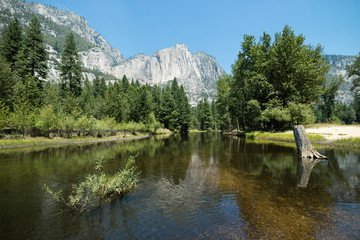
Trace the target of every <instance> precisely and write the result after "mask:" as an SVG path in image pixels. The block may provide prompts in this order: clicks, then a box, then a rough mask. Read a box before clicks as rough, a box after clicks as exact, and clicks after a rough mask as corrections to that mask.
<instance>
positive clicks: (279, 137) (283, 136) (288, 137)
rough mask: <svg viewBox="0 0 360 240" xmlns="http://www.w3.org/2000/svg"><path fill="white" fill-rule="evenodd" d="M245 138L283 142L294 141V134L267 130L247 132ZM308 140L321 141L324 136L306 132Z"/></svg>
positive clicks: (323, 139)
mask: <svg viewBox="0 0 360 240" xmlns="http://www.w3.org/2000/svg"><path fill="white" fill-rule="evenodd" d="M245 135H246V138H251V139H266V140H273V141H283V142H294V141H295V139H294V135H293V134H292V133H269V132H249V133H246V134H245ZM308 137H309V139H310V141H313V142H321V141H325V138H324V137H323V136H321V135H319V134H311V133H309V134H308Z"/></svg>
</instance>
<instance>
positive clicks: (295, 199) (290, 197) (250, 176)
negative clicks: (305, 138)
mask: <svg viewBox="0 0 360 240" xmlns="http://www.w3.org/2000/svg"><path fill="white" fill-rule="evenodd" d="M228 149H231V150H229V151H228V150H226V149H225V151H224V152H230V153H228V154H227V156H226V157H227V158H228V159H229V160H230V161H229V162H228V163H227V161H226V160H225V161H219V162H221V164H222V167H221V168H220V171H221V178H220V179H221V182H220V188H221V189H223V191H229V190H231V189H234V188H236V189H238V192H237V194H236V197H237V204H238V206H239V210H240V214H241V216H242V219H243V221H244V222H245V223H246V228H245V231H246V233H247V235H248V237H249V238H255V239H258V238H270V239H303V238H313V237H314V236H315V235H316V233H317V232H318V230H319V229H329V228H331V226H330V225H329V224H328V221H329V217H328V216H329V212H330V211H331V209H332V204H329V203H331V198H330V197H329V195H328V194H327V193H326V192H323V191H322V189H320V188H316V189H312V190H311V191H307V192H305V191H303V190H302V189H297V188H296V187H295V186H296V185H295V183H296V177H295V169H296V163H297V159H296V151H295V149H292V148H287V147H282V146H276V145H273V144H254V143H249V142H246V141H243V140H240V139H239V140H236V139H232V140H231V142H230V144H229V146H228Z"/></svg>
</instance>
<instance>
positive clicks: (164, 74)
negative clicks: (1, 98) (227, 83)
mask: <svg viewBox="0 0 360 240" xmlns="http://www.w3.org/2000/svg"><path fill="white" fill-rule="evenodd" d="M33 16H41V19H40V22H41V24H42V26H43V30H44V34H45V35H46V39H50V40H51V41H52V42H51V43H50V40H48V41H47V42H48V44H47V50H48V52H49V55H50V59H51V60H50V62H49V66H50V70H49V78H50V79H51V80H56V79H59V73H58V72H57V70H56V66H57V65H58V64H59V62H60V57H59V50H58V49H56V47H55V45H56V44H55V43H56V42H57V41H60V45H61V44H62V43H61V41H63V40H64V39H65V38H66V36H67V34H68V33H69V31H72V32H75V33H76V34H77V35H78V36H79V37H78V39H77V40H78V41H81V40H83V41H86V42H87V43H88V45H86V43H83V45H85V46H84V47H82V49H81V51H80V52H79V55H80V57H81V59H82V63H83V66H84V68H85V69H90V70H94V71H97V72H103V73H106V74H110V75H113V76H115V77H116V78H122V76H123V75H126V76H127V77H128V78H129V79H138V80H139V82H140V83H143V84H145V83H148V84H150V85H154V84H158V85H166V84H167V82H168V81H170V80H172V79H173V78H174V77H176V78H177V79H178V82H179V84H181V85H183V86H184V89H185V92H186V93H187V96H188V98H189V101H190V103H191V105H193V106H194V105H196V104H197V102H198V101H200V100H201V98H203V97H204V96H207V97H208V98H210V99H211V98H214V96H215V95H216V81H217V80H218V78H219V77H220V76H221V75H222V74H223V73H225V72H224V70H223V69H222V68H221V67H220V66H219V65H218V63H217V62H216V59H215V57H213V56H210V55H207V54H206V53H201V52H197V53H195V54H193V53H191V52H190V51H189V49H188V47H187V46H186V45H185V44H176V45H175V46H173V47H170V48H165V49H161V50H158V51H156V52H154V53H153V54H152V55H151V56H148V55H145V54H137V55H135V56H134V57H133V58H129V59H126V58H125V57H124V56H123V55H122V54H121V52H120V51H119V50H118V49H116V48H113V47H112V46H111V45H110V44H109V43H108V42H107V41H106V39H105V38H103V37H102V36H101V34H99V33H98V32H97V31H96V30H95V29H93V28H91V27H90V26H89V25H88V24H87V20H86V18H84V17H81V16H79V15H77V14H76V13H73V12H70V11H67V10H60V9H58V8H56V7H53V6H48V5H44V4H40V3H36V2H25V1H21V0H0V17H2V18H3V19H4V18H8V19H10V18H11V17H18V18H19V19H20V21H21V22H22V24H23V25H26V24H27V23H28V22H29V20H30V18H32V17H33ZM7 21H8V20H7ZM4 25H5V24H3V25H2V26H0V28H3V27H4ZM64 28H66V29H64ZM79 38H81V39H79ZM84 74H85V75H86V76H87V77H88V78H89V79H90V80H92V79H94V78H95V74H94V73H93V72H91V71H88V72H85V73H84ZM207 88H209V89H207Z"/></svg>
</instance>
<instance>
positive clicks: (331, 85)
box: [319, 76, 344, 122]
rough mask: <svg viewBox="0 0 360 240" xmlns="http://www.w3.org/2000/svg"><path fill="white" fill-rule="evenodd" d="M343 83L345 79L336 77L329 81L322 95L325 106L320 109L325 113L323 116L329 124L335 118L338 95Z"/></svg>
mask: <svg viewBox="0 0 360 240" xmlns="http://www.w3.org/2000/svg"><path fill="white" fill-rule="evenodd" d="M343 82H344V79H343V77H341V76H338V77H334V78H331V79H330V80H328V82H327V84H326V86H325V87H324V88H325V90H324V93H323V94H322V99H323V105H320V106H319V107H320V109H321V110H322V111H323V115H324V117H325V119H326V121H327V122H330V121H331V118H332V117H333V111H334V108H335V97H336V93H337V91H338V90H339V88H340V85H341V84H342V83H343Z"/></svg>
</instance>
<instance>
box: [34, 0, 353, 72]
mask: <svg viewBox="0 0 360 240" xmlns="http://www.w3.org/2000/svg"><path fill="white" fill-rule="evenodd" d="M35 1H36V2H39V3H45V4H48V5H52V6H55V7H57V8H59V9H62V10H69V11H72V12H75V13H76V14H78V15H80V16H83V17H85V18H86V19H87V20H88V24H89V25H90V26H91V27H92V28H94V29H95V30H96V31H97V32H99V33H100V34H101V35H102V36H104V37H105V39H106V40H107V41H108V42H109V43H110V44H111V45H112V46H113V47H116V48H118V49H119V50H120V52H121V53H122V54H123V55H124V56H125V57H126V58H128V57H131V56H134V55H136V54H137V53H145V54H148V55H151V54H152V53H153V52H155V51H157V50H160V49H164V48H168V47H171V46H173V45H175V44H176V43H184V44H186V45H187V46H188V47H189V50H190V51H191V52H193V53H195V52H198V51H203V52H206V53H208V54H210V55H212V56H214V57H215V58H216V59H217V61H218V63H219V64H220V66H221V67H222V68H224V70H225V71H226V72H227V73H231V65H232V64H233V63H234V61H235V59H236V56H237V54H238V52H239V50H240V44H241V41H242V38H243V36H244V34H251V35H254V36H256V37H257V38H258V37H259V36H260V35H261V34H262V33H263V31H266V32H267V33H270V34H271V36H274V34H275V33H276V32H281V31H282V29H283V28H284V26H285V25H286V24H288V25H289V26H291V27H292V28H293V30H294V31H295V33H296V34H303V35H304V36H305V37H306V43H308V44H311V45H317V44H321V45H322V46H323V47H324V53H326V54H341V55H357V54H358V53H359V52H360V12H359V10H360V1H359V0H337V1H335V0H311V1H310V0H303V1H302V0H296V1H295V0H294V1H293V0H279V1H276V0H272V1H271V0H252V1H251V0H218V1H215V0H206V1H205V0H204V1H203V0H183V1H171V0H167V1H165V0H35Z"/></svg>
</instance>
